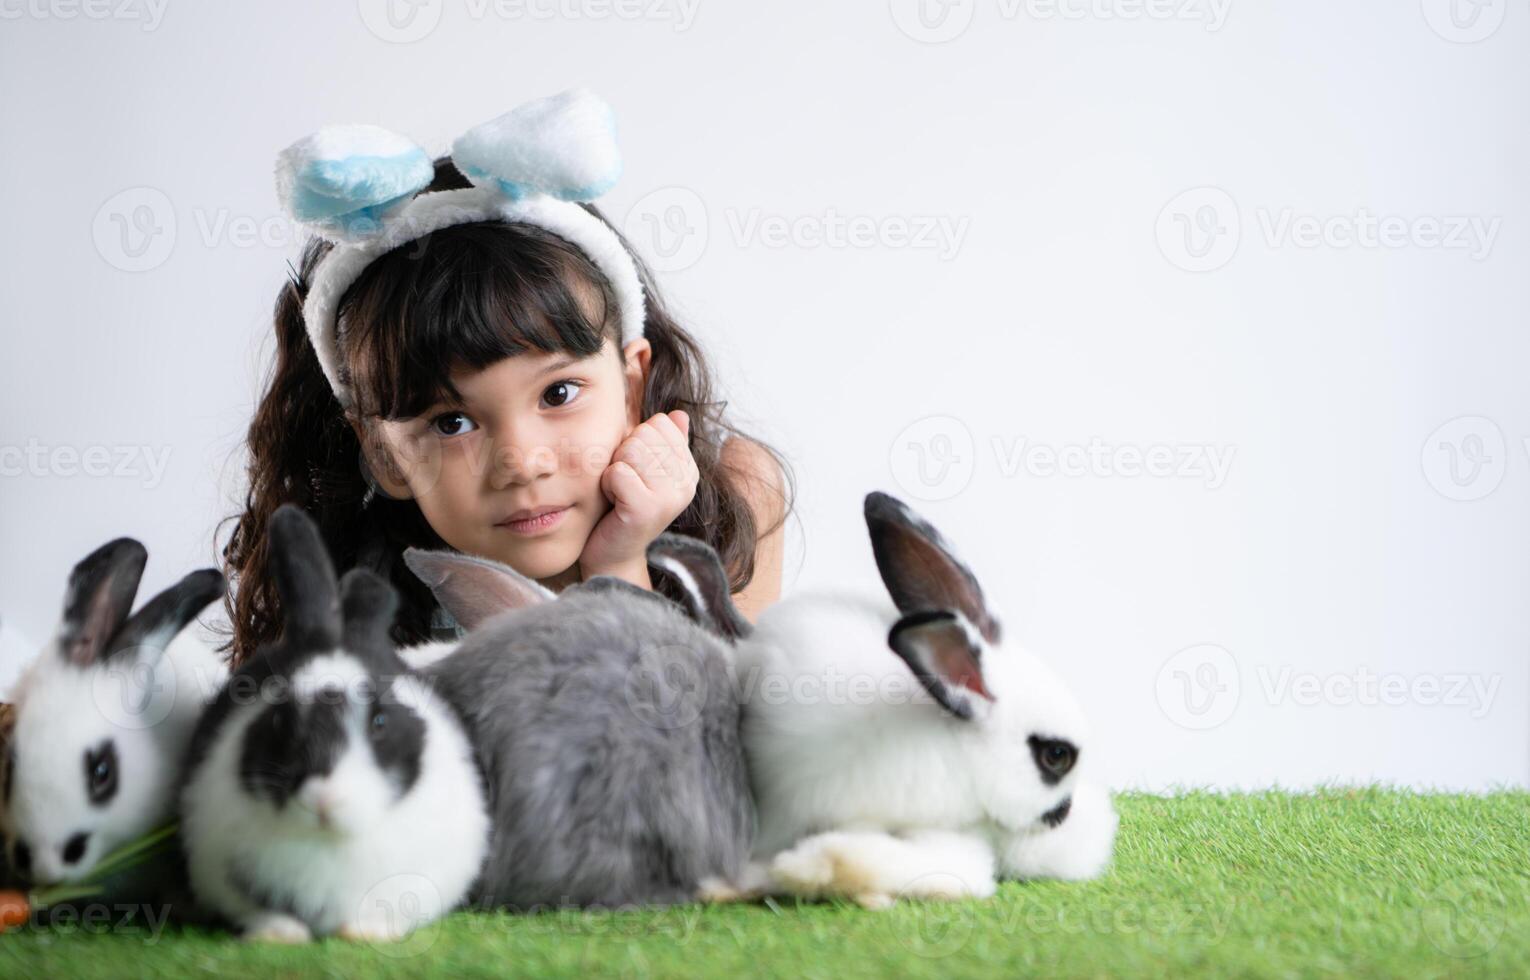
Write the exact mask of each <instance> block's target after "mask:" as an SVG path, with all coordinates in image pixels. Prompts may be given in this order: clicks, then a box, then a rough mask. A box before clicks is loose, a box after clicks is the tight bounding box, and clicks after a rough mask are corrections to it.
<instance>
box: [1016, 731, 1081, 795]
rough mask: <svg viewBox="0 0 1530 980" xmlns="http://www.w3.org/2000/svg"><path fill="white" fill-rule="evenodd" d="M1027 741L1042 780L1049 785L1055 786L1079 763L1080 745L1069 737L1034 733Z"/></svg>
mask: <svg viewBox="0 0 1530 980" xmlns="http://www.w3.org/2000/svg"><path fill="white" fill-rule="evenodd" d="M1026 742H1027V743H1029V745H1030V747H1031V758H1033V759H1035V760H1036V768H1037V769H1038V770H1039V771H1040V772H1041V781H1042V782H1043V783H1046V784H1047V785H1048V786H1055V785H1056V784H1057V783H1058V782H1059V781H1060V780H1061V779H1062V778H1063V777H1064V776H1066V775H1067V774H1068V772H1069V770H1071V769H1072V768H1073V767H1074V765H1076V764H1077V763H1078V746H1076V745H1074V744H1073V743H1072V742H1070V741H1068V740H1067V739H1062V738H1042V737H1041V736H1039V735H1032V736H1031V737H1030V738H1028V739H1026Z"/></svg>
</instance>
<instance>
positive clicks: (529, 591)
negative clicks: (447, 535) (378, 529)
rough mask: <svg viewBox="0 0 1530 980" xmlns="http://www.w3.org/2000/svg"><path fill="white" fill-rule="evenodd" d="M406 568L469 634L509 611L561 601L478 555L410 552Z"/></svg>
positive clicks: (514, 571)
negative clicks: (487, 620) (484, 623)
mask: <svg viewBox="0 0 1530 980" xmlns="http://www.w3.org/2000/svg"><path fill="white" fill-rule="evenodd" d="M404 564H406V565H408V566H409V570H410V571H411V572H413V573H414V574H415V577H416V578H418V579H419V580H420V581H421V582H424V583H425V584H426V585H428V586H429V587H430V591H431V592H433V593H435V596H436V599H437V600H438V601H440V603H441V605H443V606H445V607H446V611H447V612H449V613H451V614H452V617H453V618H455V619H456V620H457V623H458V625H460V626H462V627H463V628H464V629H468V630H471V629H474V628H475V627H477V626H478V624H479V623H482V622H483V621H484V620H486V619H491V618H492V617H494V616H497V615H499V614H500V613H502V612H505V611H507V610H510V609H519V608H521V607H522V606H532V605H536V604H537V603H539V602H547V601H549V600H551V599H556V598H557V595H556V594H555V593H553V592H552V591H550V590H549V589H547V588H545V587H543V586H542V585H540V584H539V583H537V582H536V581H534V580H532V579H529V578H527V577H526V576H524V575H522V574H521V573H520V572H517V571H516V570H515V569H513V568H511V567H510V566H508V565H501V564H500V563H499V562H497V561H490V560H489V559H487V558H479V557H477V556H475V555H464V554H460V553H458V552H455V551H425V550H422V549H420V548H406V549H404Z"/></svg>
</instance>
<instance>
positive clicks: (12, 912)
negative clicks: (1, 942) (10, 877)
mask: <svg viewBox="0 0 1530 980" xmlns="http://www.w3.org/2000/svg"><path fill="white" fill-rule="evenodd" d="M31 914H32V908H31V906H29V905H28V904H27V896H26V892H17V891H0V932H4V931H5V930H7V929H10V928H12V927H13V926H19V925H25V924H26V921H27V919H28V918H29V917H30V916H31Z"/></svg>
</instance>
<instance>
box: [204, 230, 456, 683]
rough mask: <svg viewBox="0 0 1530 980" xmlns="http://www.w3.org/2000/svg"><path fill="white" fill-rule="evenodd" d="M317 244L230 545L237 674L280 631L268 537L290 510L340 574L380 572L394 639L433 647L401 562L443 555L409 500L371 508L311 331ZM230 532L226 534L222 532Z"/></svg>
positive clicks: (300, 284) (417, 588) (285, 321)
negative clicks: (388, 588)
mask: <svg viewBox="0 0 1530 980" xmlns="http://www.w3.org/2000/svg"><path fill="white" fill-rule="evenodd" d="M329 247H330V246H329V245H328V243H326V242H323V241H321V240H317V239H315V240H314V241H311V242H310V243H309V244H308V246H307V247H306V248H305V249H304V252H303V257H302V260H301V263H300V267H299V269H298V270H297V271H296V273H295V274H293V275H292V276H291V280H290V281H289V282H288V283H287V284H286V285H285V286H284V288H283V289H282V291H281V294H280V295H279V296H278V297H277V300H276V307H275V310H274V312H273V320H274V327H275V330H274V333H275V340H276V352H275V359H274V363H273V365H272V368H271V370H270V372H269V373H268V375H267V377H266V379H265V385H264V389H265V390H264V392H263V394H262V396H261V398H260V402H259V404H258V406H257V407H256V410H255V415H254V418H253V419H252V421H251V422H250V427H249V431H248V433H247V436H246V446H247V449H248V453H249V462H248V471H247V477H248V482H249V486H248V489H247V490H246V493H245V498H244V505H243V512H242V513H240V514H239V515H237V516H234V517H230V518H228V519H227V520H226V521H225V522H224V524H225V525H226V524H227V523H228V522H229V521H232V522H233V529H232V531H231V532H230V534H229V537H228V541H227V543H226V544H225V545H224V546H223V550H222V559H223V564H224V573H225V576H226V577H227V578H228V580H229V582H230V585H231V586H232V587H231V589H230V590H229V592H228V593H227V594H226V595H225V597H224V606H225V608H226V610H227V613H228V618H229V623H230V627H231V628H230V635H229V639H228V642H226V643H225V644H224V645H223V646H222V647H220V649H222V650H224V651H228V652H229V655H230V659H231V661H232V663H233V664H235V665H238V664H240V663H243V662H244V661H245V660H247V659H249V657H250V656H251V655H252V654H253V653H254V652H255V650H256V649H257V648H258V647H260V646H261V645H262V644H265V643H269V642H273V641H275V640H276V639H277V638H278V634H279V633H280V630H281V622H282V610H281V601H280V599H279V597H278V596H277V592H276V587H275V582H274V579H273V576H272V574H271V554H270V551H269V549H268V543H267V542H268V535H267V533H266V532H267V528H268V526H269V523H270V519H271V515H272V514H274V513H275V512H276V509H277V508H278V507H280V506H281V505H282V504H285V503H291V504H296V505H297V506H299V507H301V508H302V509H303V510H305V511H307V512H308V513H309V514H310V515H311V516H312V517H313V518H314V520H315V521H316V522H317V523H318V525H319V527H320V529H321V531H322V534H323V536H324V539H325V544H326V546H327V547H328V548H329V551H330V554H331V556H333V558H334V559H335V563H336V567H338V568H342V569H343V568H349V567H351V566H353V565H357V564H361V565H365V566H367V567H371V568H373V569H374V570H375V571H377V572H378V573H379V574H382V575H384V576H385V577H387V578H388V579H390V580H391V581H392V582H393V583H394V585H395V586H396V587H398V588H399V589H400V592H401V596H402V597H403V598H405V600H406V601H405V602H403V603H402V604H401V608H400V611H399V616H398V619H397V621H396V624H395V631H394V632H395V640H396V641H397V642H400V643H412V642H419V641H421V640H424V639H426V638H428V635H429V617H430V612H431V610H432V608H433V600H431V598H430V596H429V591H428V590H427V589H425V588H424V586H423V585H422V584H421V583H420V581H419V580H418V579H416V578H415V577H414V576H413V575H412V574H410V573H409V571H408V569H407V568H405V567H404V565H403V562H402V560H400V559H399V556H400V555H401V554H402V551H403V549H404V547H407V546H408V544H410V543H415V542H420V543H421V544H423V545H424V546H427V547H440V546H441V545H440V541H439V538H437V537H436V536H435V535H434V534H433V533H432V532H431V531H430V528H429V526H428V524H426V523H425V521H424V519H423V518H422V517H421V516H420V513H419V508H418V507H417V506H415V505H414V504H413V503H412V502H410V501H392V500H388V499H386V498H383V497H381V496H378V495H373V496H372V498H371V499H370V500H368V499H367V497H368V495H367V482H366V479H365V477H364V475H363V472H362V469H361V465H360V460H361V446H360V443H359V440H358V439H357V437H356V433H355V430H354V429H352V427H351V425H350V423H349V422H348V421H347V420H346V418H345V416H344V414H343V413H342V411H341V409H340V404H339V402H338V401H336V399H335V397H334V393H333V392H332V391H331V389H330V386H329V382H328V381H327V380H325V377H324V372H323V371H322V369H321V368H320V367H319V360H318V357H317V356H316V355H315V354H314V350H313V347H312V345H311V344H310V342H309V340H308V334H307V331H306V329H305V326H304V322H303V298H304V296H305V295H306V294H307V289H308V283H309V281H310V280H311V277H312V273H313V269H314V267H315V265H317V263H318V261H319V260H320V259H321V258H323V256H324V254H325V253H326V251H327V250H328V249H329ZM221 530H222V527H221V526H220V531H221Z"/></svg>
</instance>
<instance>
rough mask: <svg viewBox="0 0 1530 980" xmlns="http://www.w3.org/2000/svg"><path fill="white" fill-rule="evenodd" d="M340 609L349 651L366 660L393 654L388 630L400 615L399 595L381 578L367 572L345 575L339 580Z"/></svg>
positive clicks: (363, 570) (361, 569)
mask: <svg viewBox="0 0 1530 980" xmlns="http://www.w3.org/2000/svg"><path fill="white" fill-rule="evenodd" d="M340 608H341V612H342V615H343V617H344V620H345V627H344V632H345V635H344V638H343V643H342V645H343V646H344V647H345V649H346V650H348V651H350V652H351V653H354V654H356V655H358V656H363V657H365V656H369V655H374V654H377V653H379V652H384V653H391V652H392V650H393V643H392V641H391V640H389V638H388V630H389V629H390V628H391V627H392V626H393V616H394V614H395V613H396V612H398V593H396V592H394V591H393V586H391V585H389V584H388V583H387V581H386V580H384V579H383V577H382V576H381V575H378V574H377V573H375V572H372V571H368V570H367V569H365V568H353V569H351V570H350V571H348V572H346V573H345V576H344V577H343V578H341V579H340Z"/></svg>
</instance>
